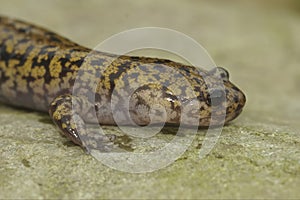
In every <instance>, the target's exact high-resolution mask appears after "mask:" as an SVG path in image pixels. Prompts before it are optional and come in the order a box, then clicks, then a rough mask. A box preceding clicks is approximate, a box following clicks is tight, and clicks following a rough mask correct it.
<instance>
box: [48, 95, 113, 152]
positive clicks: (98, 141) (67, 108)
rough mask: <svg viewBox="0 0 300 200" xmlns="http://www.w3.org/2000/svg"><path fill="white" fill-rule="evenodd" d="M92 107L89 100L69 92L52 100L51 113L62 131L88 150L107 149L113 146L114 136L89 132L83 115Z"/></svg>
mask: <svg viewBox="0 0 300 200" xmlns="http://www.w3.org/2000/svg"><path fill="white" fill-rule="evenodd" d="M72 105H73V106H72ZM91 108H93V106H92V105H91V103H89V102H88V101H87V100H84V99H81V98H79V97H75V96H72V95H68V94H67V95H61V96H58V97H57V98H55V99H54V100H53V101H52V103H51V104H50V108H49V114H50V117H51V118H52V120H53V121H54V123H55V124H56V126H57V127H58V128H59V129H60V131H61V133H62V134H63V135H65V136H66V137H67V138H69V139H70V140H72V141H73V142H74V143H75V144H78V145H80V146H81V147H82V148H84V149H85V150H86V151H87V152H89V151H90V149H97V150H101V151H107V150H108V149H109V148H110V147H111V146H112V143H111V141H112V140H113V139H112V138H109V137H107V136H105V135H103V134H102V135H99V134H95V133H88V132H87V129H86V124H85V120H84V117H83V116H84V115H85V114H87V113H86V112H87V110H90V109H91ZM84 111H85V112H84Z"/></svg>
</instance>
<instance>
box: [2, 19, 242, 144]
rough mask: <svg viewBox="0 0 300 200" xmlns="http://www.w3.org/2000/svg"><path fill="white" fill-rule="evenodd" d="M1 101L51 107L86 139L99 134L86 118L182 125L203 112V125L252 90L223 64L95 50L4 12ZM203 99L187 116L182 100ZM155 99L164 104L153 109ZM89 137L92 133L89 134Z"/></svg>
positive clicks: (229, 115)
mask: <svg viewBox="0 0 300 200" xmlns="http://www.w3.org/2000/svg"><path fill="white" fill-rule="evenodd" d="M216 74H218V75H219V77H220V78H221V82H222V86H223V90H222V88H221V87H220V84H219V82H220V80H218V78H216V77H217V76H216ZM128 88H129V89H128ZM191 92H192V93H193V94H191ZM128 99H129V100H128ZM127 100H128V105H127V104H126V102H127ZM0 101H1V102H3V103H6V104H10V105H13V106H19V107H24V108H30V109H34V110H38V111H43V112H49V114H50V117H51V118H52V120H53V121H54V123H55V124H56V125H57V126H58V128H59V129H60V130H61V133H62V134H63V135H65V136H67V137H68V138H70V139H71V140H72V141H73V142H74V143H76V144H78V145H81V146H82V147H87V146H93V144H95V142H94V141H93V140H94V139H95V138H93V137H92V136H89V133H88V132H87V131H86V123H100V124H109V125H115V124H116V122H118V124H124V125H128V124H129V125H130V124H131V123H132V122H134V123H135V124H138V125H141V126H143V125H148V124H149V123H163V122H166V123H167V124H175V125H178V124H180V122H181V121H180V119H181V117H186V118H189V117H191V116H198V119H199V120H198V121H197V123H196V125H199V126H209V125H219V124H222V123H223V122H225V123H227V122H229V121H231V120H233V119H235V118H236V117H237V116H238V115H239V114H240V113H241V111H242V109H243V107H244V105H245V101H246V98H245V95H244V94H243V92H242V91H241V90H240V89H238V88H237V87H236V86H235V85H233V84H232V83H231V82H230V81H229V74H228V72H227V71H226V70H225V69H223V68H215V69H213V70H211V71H207V70H199V69H198V68H195V67H193V66H188V65H184V64H181V63H178V62H173V61H171V60H167V59H158V58H150V57H135V56H123V55H122V56H118V55H114V54H109V53H104V52H98V51H92V50H91V49H89V48H86V47H83V46H81V45H79V44H77V43H74V42H72V41H70V40H68V39H66V38H64V37H62V36H59V35H58V34H56V33H54V32H51V31H48V30H46V29H44V28H40V27H38V26H35V25H32V24H30V23H27V22H23V21H20V20H16V19H11V18H7V17H1V16H0ZM213 101H214V102H216V103H217V104H220V105H221V107H223V108H224V109H223V110H217V111H215V113H214V114H215V115H216V116H217V117H216V118H212V117H211V116H212V113H213V112H214V111H213V109H212V108H213V106H214V105H212V102H213ZM196 103H197V105H198V106H199V109H197V110H195V109H193V110H188V111H187V112H186V114H185V115H184V116H183V114H182V113H181V107H182V105H183V104H186V105H192V104H196ZM112 105H114V106H112ZM154 105H160V106H162V107H163V108H164V110H165V112H164V113H163V114H162V113H161V112H160V111H159V110H155V109H154V110H153V106H154ZM126 109H127V110H128V112H126ZM151 112H152V115H151ZM92 113H93V114H92ZM114 113H115V114H117V116H118V117H117V118H118V119H117V118H116V117H115V116H114ZM151 116H152V117H151ZM222 117H223V118H224V121H223V122H222V120H221V118H222ZM219 118H220V119H219ZM186 122H187V125H194V124H193V122H190V123H191V124H189V121H188V120H187V121H186ZM83 137H86V138H88V139H87V140H85V142H83V140H82V138H83ZM89 137H90V139H89ZM86 141H90V142H86ZM96 143H97V142H96ZM97 144H98V143H97ZM94 146H95V145H94Z"/></svg>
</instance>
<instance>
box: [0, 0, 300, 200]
mask: <svg viewBox="0 0 300 200" xmlns="http://www.w3.org/2000/svg"><path fill="white" fill-rule="evenodd" d="M0 14H2V15H8V16H13V17H18V18H22V19H24V20H26V21H30V22H34V23H36V24H39V25H42V26H44V27H47V28H48V29H50V30H54V31H56V32H58V33H60V34H61V35H64V36H66V37H68V38H70V39H72V40H73V41H76V42H78V43H80V44H82V45H85V46H88V47H91V48H93V47H94V46H96V45H97V44H98V43H100V42H101V41H103V40H104V39H106V38H107V37H109V36H111V35H113V34H115V33H118V32H120V31H124V30H127V29H129V28H136V27H144V26H159V27H166V28H171V29H175V30H177V31H180V32H183V33H185V34H187V35H189V36H191V37H192V38H194V39H195V40H197V41H198V42H199V43H201V44H202V45H203V46H204V47H205V48H206V49H207V50H208V52H209V53H210V55H211V56H212V58H213V59H214V61H215V62H216V63H217V64H218V65H221V66H224V67H225V68H227V69H228V70H229V71H230V75H231V80H232V81H233V82H234V83H236V84H237V85H238V86H239V87H240V88H242V89H243V91H244V92H245V94H246V95H247V104H246V107H245V109H244V111H243V113H242V114H241V116H240V117H239V118H238V119H237V120H235V121H234V122H232V123H231V124H229V125H228V126H225V127H224V129H223V131H222V134H221V137H220V138H219V140H218V142H217V144H216V145H215V147H214V148H213V150H212V151H211V152H210V154H209V155H207V156H206V157H204V158H203V159H201V160H200V159H199V157H198V155H199V148H200V147H201V144H202V142H203V139H204V136H205V130H199V134H198V135H197V136H196V137H195V139H194V141H193V143H192V145H191V146H190V147H189V149H188V150H187V151H186V152H185V153H184V154H183V155H182V156H181V157H180V158H179V159H178V160H177V161H176V162H174V163H173V164H171V165H170V166H168V167H166V168H163V169H160V170H158V171H155V172H152V173H145V174H131V173H125V172H120V171H116V170H114V169H110V168H108V167H107V166H105V165H103V164H101V163H100V162H99V161H97V160H96V159H95V158H93V157H92V156H90V155H87V154H86V153H85V152H84V151H83V150H82V149H81V148H79V147H78V146H75V145H73V144H72V143H71V142H69V141H68V140H67V139H66V138H64V137H62V136H61V135H60V134H59V132H58V131H57V130H56V128H55V127H54V125H53V124H52V121H51V120H50V118H49V116H48V115H47V114H46V113H38V112H33V111H30V110H24V109H18V108H12V107H9V106H7V105H3V104H0V138H1V140H0V199H8V198H10V199H16V198H26V199H33V198H34V199H43V198H44V199H49V198H65V199H74V198H80V199H86V198H90V199H91V198H113V199H116V198H160V199H162V198H163V199H167V198H173V199H175V198H177V199H178V198H205V199H207V198H223V199H224V198H255V199H258V198H260V199H261V198H268V199H272V198H280V199H287V198H294V199H299V198H300V192H299V186H300V137H299V133H300V131H299V130H300V127H299V121H300V114H299V113H300V104H299V100H300V92H299V85H300V81H299V80H300V68H299V63H300V57H299V55H300V36H299V35H300V26H299V20H300V3H299V1H297V0H289V1H276V0H275V1H272V3H270V2H266V3H264V2H262V1H258V0H257V1H251V2H250V1H249V2H246V1H231V0H230V1H226V2H225V1H171V0H167V1H157V0H151V1H150V0H149V1H129V0H122V1H121V0H119V1H115V0H109V1H108V0H107V1H96V0H88V1H83V0H79V1H58V0H54V1H45V0H28V1H16V0H10V1H8V0H0ZM103 128H104V129H105V130H106V131H107V132H109V133H116V132H119V129H118V128H117V127H112V126H108V127H103ZM172 131H173V129H172V128H169V129H166V130H165V132H172ZM159 137H161V138H163V139H168V137H170V134H161V135H160V136H159ZM126 142H127V143H129V144H135V143H134V141H130V140H128V141H126ZM136 144H137V143H136ZM129 146H130V145H129ZM145 148H147V146H145ZM142 150H143V149H141V151H142Z"/></svg>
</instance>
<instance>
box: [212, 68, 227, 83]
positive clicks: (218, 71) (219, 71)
mask: <svg viewBox="0 0 300 200" xmlns="http://www.w3.org/2000/svg"><path fill="white" fill-rule="evenodd" d="M208 73H209V74H210V75H212V76H216V77H221V79H222V80H224V81H228V80H229V73H228V71H227V70H226V69H224V68H223V67H216V68H213V69H212V70H210V71H209V72H208Z"/></svg>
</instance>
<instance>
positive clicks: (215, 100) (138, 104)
mask: <svg viewBox="0 0 300 200" xmlns="http://www.w3.org/2000/svg"><path fill="white" fill-rule="evenodd" d="M177 71H178V72H179V74H181V75H182V77H181V78H180V77H179V78H178V76H177V75H176V73H169V75H168V76H167V77H166V76H165V75H163V74H161V75H159V77H158V78H159V80H160V82H163V83H164V84H163V85H164V86H166V87H164V86H161V85H156V84H148V85H145V86H143V87H141V88H139V89H138V90H136V92H135V93H134V95H133V97H132V99H131V111H132V113H131V118H132V119H133V120H134V121H135V122H136V123H137V124H145V125H147V124H148V123H149V122H150V121H151V123H162V121H165V122H166V123H168V124H177V125H179V124H181V123H184V124H185V125H195V124H196V125H199V126H210V125H213V126H218V125H222V124H224V123H227V122H229V121H231V120H233V119H235V118H236V117H237V116H238V115H239V114H240V113H241V111H242V109H243V107H244V105H245V102H246V97H245V95H244V94H243V92H242V91H241V90H240V89H238V88H237V87H236V86H235V85H233V84H232V83H231V82H230V81H229V73H228V72H227V71H226V70H225V69H223V68H221V67H218V68H214V69H212V70H210V71H204V70H201V71H199V70H197V69H196V68H194V67H187V66H183V67H179V68H178V69H177ZM147 76H150V75H149V74H148V75H147ZM180 79H185V80H187V81H186V82H187V83H188V84H186V83H184V81H181V80H180ZM167 86H170V87H167ZM191 91H192V92H193V94H192V93H191ZM154 105H160V106H162V107H163V108H164V109H165V111H164V112H162V111H161V109H153V106H154ZM184 107H185V108H186V109H185V110H184V109H183V108H184ZM151 109H152V111H150V110H151ZM147 111H149V112H147ZM182 111H184V112H182ZM151 112H152V117H151V116H150V115H151ZM150 118H151V120H150ZM195 119H197V120H199V124H198V123H195ZM197 122H198V121H197Z"/></svg>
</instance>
